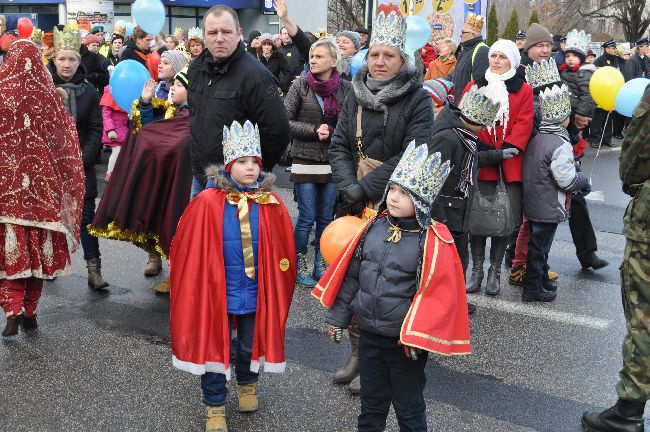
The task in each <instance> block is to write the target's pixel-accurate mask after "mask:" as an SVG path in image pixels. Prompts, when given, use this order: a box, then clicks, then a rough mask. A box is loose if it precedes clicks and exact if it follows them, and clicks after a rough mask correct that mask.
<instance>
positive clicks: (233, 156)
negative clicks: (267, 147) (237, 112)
mask: <svg viewBox="0 0 650 432" xmlns="http://www.w3.org/2000/svg"><path fill="white" fill-rule="evenodd" d="M244 156H253V157H256V158H260V159H262V146H261V144H260V131H259V129H258V128H257V125H253V123H251V122H250V121H249V120H246V123H244V125H243V126H242V125H241V124H240V123H238V122H237V121H234V122H232V125H231V126H230V128H228V127H227V126H224V127H223V163H224V165H226V166H228V164H229V163H230V162H232V161H234V160H237V159H239V158H241V157H244Z"/></svg>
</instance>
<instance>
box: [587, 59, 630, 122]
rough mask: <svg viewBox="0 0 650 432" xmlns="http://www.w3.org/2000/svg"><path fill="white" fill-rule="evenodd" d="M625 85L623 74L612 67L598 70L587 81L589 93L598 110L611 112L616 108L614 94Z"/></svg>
mask: <svg viewBox="0 0 650 432" xmlns="http://www.w3.org/2000/svg"><path fill="white" fill-rule="evenodd" d="M623 84H625V78H623V74H622V73H621V72H620V71H619V70H618V69H616V68H615V67H612V66H605V67H601V68H599V69H598V70H597V71H596V72H594V74H593V75H592V76H591V80H590V81H589V93H591V97H592V98H593V99H594V102H596V105H598V107H599V108H601V109H604V110H605V111H612V110H613V109H614V107H615V106H616V94H617V93H618V91H619V90H620V89H621V87H623Z"/></svg>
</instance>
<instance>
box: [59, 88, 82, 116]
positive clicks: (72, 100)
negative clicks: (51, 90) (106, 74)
mask: <svg viewBox="0 0 650 432" xmlns="http://www.w3.org/2000/svg"><path fill="white" fill-rule="evenodd" d="M57 87H58V88H62V89H63V90H65V93H66V95H67V96H68V97H66V98H65V100H64V101H63V106H64V107H65V109H67V110H68V112H69V113H70V115H71V116H72V118H73V119H74V121H75V122H76V121H77V96H78V95H79V94H80V93H81V92H82V90H83V86H82V85H81V84H71V83H66V84H59V85H57Z"/></svg>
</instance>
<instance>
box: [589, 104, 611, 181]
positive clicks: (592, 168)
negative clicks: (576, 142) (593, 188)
mask: <svg viewBox="0 0 650 432" xmlns="http://www.w3.org/2000/svg"><path fill="white" fill-rule="evenodd" d="M611 114H612V112H611V111H608V112H607V117H605V124H604V126H603V133H602V135H601V136H600V142H599V143H598V150H596V156H595V157H594V163H592V164H591V171H590V172H589V183H591V176H592V175H593V174H594V167H595V166H596V159H598V155H599V154H600V148H601V147H602V146H603V138H605V131H606V130H607V122H608V121H609V116H610V115H611Z"/></svg>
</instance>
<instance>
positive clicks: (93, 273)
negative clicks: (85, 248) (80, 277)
mask: <svg viewBox="0 0 650 432" xmlns="http://www.w3.org/2000/svg"><path fill="white" fill-rule="evenodd" d="M86 268H87V269H88V288H90V289H94V290H101V289H104V288H106V287H107V286H108V282H106V281H105V280H104V278H102V261H101V258H91V259H89V260H88V261H86Z"/></svg>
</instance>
